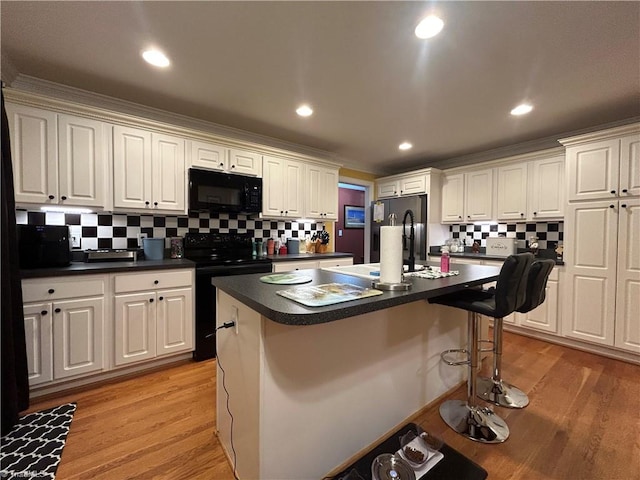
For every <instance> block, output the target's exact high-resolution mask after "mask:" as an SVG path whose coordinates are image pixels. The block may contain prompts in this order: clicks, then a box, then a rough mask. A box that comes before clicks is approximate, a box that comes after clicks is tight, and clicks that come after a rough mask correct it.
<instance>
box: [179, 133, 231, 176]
mask: <svg viewBox="0 0 640 480" xmlns="http://www.w3.org/2000/svg"><path fill="white" fill-rule="evenodd" d="M188 148H189V153H190V158H189V159H190V161H189V166H191V167H198V168H206V169H208V170H220V171H224V170H226V168H227V152H228V150H227V149H226V148H225V147H222V146H220V145H215V144H213V143H206V142H200V141H197V140H191V141H189V147H188Z"/></svg>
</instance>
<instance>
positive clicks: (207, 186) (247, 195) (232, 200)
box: [189, 168, 262, 214]
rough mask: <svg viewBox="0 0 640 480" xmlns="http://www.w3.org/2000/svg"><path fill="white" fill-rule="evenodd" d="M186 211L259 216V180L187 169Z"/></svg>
mask: <svg viewBox="0 0 640 480" xmlns="http://www.w3.org/2000/svg"><path fill="white" fill-rule="evenodd" d="M189 211H194V212H211V213H221V212H225V213H245V214H254V213H260V212H261V211H262V179H261V178H256V177H246V176H244V175H232V174H229V173H222V172H214V171H212V170H201V169H199V168H190V169H189Z"/></svg>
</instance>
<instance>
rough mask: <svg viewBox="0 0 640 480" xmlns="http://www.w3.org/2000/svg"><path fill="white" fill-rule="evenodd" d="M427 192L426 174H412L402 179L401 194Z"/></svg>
mask: <svg viewBox="0 0 640 480" xmlns="http://www.w3.org/2000/svg"><path fill="white" fill-rule="evenodd" d="M422 193H427V177H426V175H411V176H407V177H402V178H401V179H400V195H420V194H422Z"/></svg>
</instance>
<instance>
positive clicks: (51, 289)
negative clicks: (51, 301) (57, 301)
mask: <svg viewBox="0 0 640 480" xmlns="http://www.w3.org/2000/svg"><path fill="white" fill-rule="evenodd" d="M47 292H49V293H53V292H55V290H54V289H53V288H50V289H49V290H47Z"/></svg>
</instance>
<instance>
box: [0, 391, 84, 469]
mask: <svg viewBox="0 0 640 480" xmlns="http://www.w3.org/2000/svg"><path fill="white" fill-rule="evenodd" d="M75 411H76V404H75V403H66V404H64V405H60V406H59V407H54V408H50V409H48V410H43V411H41V412H36V413H30V414H29V415H25V416H24V417H22V418H21V419H20V421H19V422H18V423H17V424H16V425H15V426H14V427H13V429H12V430H11V431H10V432H9V433H8V434H7V435H5V436H4V437H2V439H1V444H2V449H1V450H0V478H1V479H2V480H9V479H18V478H38V479H47V480H54V479H55V478H56V470H57V469H58V464H59V463H60V457H61V456H62V449H63V448H64V444H65V441H66V440H67V434H68V433H69V427H70V426H71V420H73V414H74V412H75Z"/></svg>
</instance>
